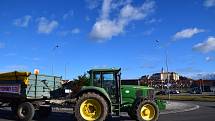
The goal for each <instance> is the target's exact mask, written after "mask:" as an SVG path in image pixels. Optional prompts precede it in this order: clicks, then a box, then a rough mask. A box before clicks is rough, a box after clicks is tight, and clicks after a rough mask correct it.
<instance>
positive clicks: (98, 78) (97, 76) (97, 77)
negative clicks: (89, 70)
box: [93, 73, 101, 87]
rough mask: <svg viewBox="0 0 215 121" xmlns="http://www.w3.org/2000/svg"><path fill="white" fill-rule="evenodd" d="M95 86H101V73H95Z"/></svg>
mask: <svg viewBox="0 0 215 121" xmlns="http://www.w3.org/2000/svg"><path fill="white" fill-rule="evenodd" d="M93 84H94V86H98V87H100V86H101V73H95V74H94V80H93Z"/></svg>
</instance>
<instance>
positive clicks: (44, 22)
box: [38, 17, 58, 34]
mask: <svg viewBox="0 0 215 121" xmlns="http://www.w3.org/2000/svg"><path fill="white" fill-rule="evenodd" d="M38 22H39V23H38V33H44V34H49V33H51V32H52V31H53V30H54V29H56V28H57V27H58V22H57V21H55V20H48V19H46V18H45V17H40V18H39V19H38Z"/></svg>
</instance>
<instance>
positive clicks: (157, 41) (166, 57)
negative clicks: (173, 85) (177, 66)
mask: <svg viewBox="0 0 215 121" xmlns="http://www.w3.org/2000/svg"><path fill="white" fill-rule="evenodd" d="M155 41H156V43H157V44H158V46H160V47H162V46H161V45H160V41H159V40H155ZM163 48H164V49H165V63H166V70H167V72H166V73H167V90H168V99H169V100H170V90H169V87H170V83H169V66H168V51H167V48H166V46H163Z"/></svg>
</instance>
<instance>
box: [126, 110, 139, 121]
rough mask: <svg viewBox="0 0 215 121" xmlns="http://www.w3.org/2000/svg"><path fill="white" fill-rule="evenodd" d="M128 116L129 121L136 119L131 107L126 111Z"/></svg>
mask: <svg viewBox="0 0 215 121" xmlns="http://www.w3.org/2000/svg"><path fill="white" fill-rule="evenodd" d="M127 113H128V115H129V117H130V118H131V119H133V120H136V119H137V117H136V115H135V111H134V109H133V108H132V107H131V108H129V109H128V112H127Z"/></svg>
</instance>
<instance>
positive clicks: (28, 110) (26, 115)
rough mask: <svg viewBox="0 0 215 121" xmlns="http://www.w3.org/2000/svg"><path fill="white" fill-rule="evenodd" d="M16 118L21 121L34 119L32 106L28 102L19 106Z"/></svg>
mask: <svg viewBox="0 0 215 121" xmlns="http://www.w3.org/2000/svg"><path fill="white" fill-rule="evenodd" d="M16 111H17V118H18V120H21V121H31V120H32V119H33V117H34V113H35V109H34V106H33V105H32V104H31V103H29V102H24V103H22V104H20V105H19V106H18V108H17V110H16Z"/></svg>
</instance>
